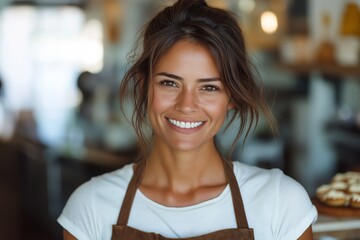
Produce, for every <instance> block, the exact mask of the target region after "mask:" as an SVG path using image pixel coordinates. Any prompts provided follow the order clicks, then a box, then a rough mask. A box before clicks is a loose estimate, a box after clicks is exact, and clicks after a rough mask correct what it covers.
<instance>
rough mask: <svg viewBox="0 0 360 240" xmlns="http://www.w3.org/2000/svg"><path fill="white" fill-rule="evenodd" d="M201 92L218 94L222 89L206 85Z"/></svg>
mask: <svg viewBox="0 0 360 240" xmlns="http://www.w3.org/2000/svg"><path fill="white" fill-rule="evenodd" d="M201 90H204V91H207V92H217V91H220V88H219V87H218V86H215V85H205V86H203V87H202V88H201Z"/></svg>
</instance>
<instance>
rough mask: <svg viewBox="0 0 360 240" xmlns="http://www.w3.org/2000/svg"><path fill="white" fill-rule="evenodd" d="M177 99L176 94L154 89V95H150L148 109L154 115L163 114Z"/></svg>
mask: <svg viewBox="0 0 360 240" xmlns="http://www.w3.org/2000/svg"><path fill="white" fill-rule="evenodd" d="M175 99H176V94H174V93H165V92H163V91H161V90H157V89H156V88H155V89H153V91H152V93H151V94H149V101H148V102H149V106H148V109H149V110H150V111H152V112H154V113H161V112H163V111H164V110H166V109H167V108H169V107H170V106H171V105H173V102H174V101H175Z"/></svg>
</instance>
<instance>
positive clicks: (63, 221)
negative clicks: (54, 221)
mask: <svg viewBox="0 0 360 240" xmlns="http://www.w3.org/2000/svg"><path fill="white" fill-rule="evenodd" d="M132 175H133V164H129V165H125V166H124V167H123V168H121V169H118V170H116V171H113V172H109V173H106V174H103V175H100V176H97V177H93V178H92V179H90V180H89V181H87V182H85V183H84V184H82V185H81V186H79V187H78V188H77V189H76V190H75V191H74V192H73V193H72V195H71V196H70V198H69V199H68V201H67V203H66V205H65V207H64V209H63V211H62V213H61V215H60V217H59V218H58V222H59V223H60V225H62V227H63V228H65V229H67V230H68V231H69V232H70V233H71V234H72V235H74V236H75V237H77V238H79V237H80V239H82V238H84V239H99V236H101V232H102V231H103V229H102V226H105V224H110V225H109V226H111V225H112V224H114V223H115V222H116V218H117V214H118V211H119V209H120V206H121V204H122V199H123V198H124V196H125V193H126V189H127V186H128V184H129V182H130V180H131V177H132ZM89 231H91V232H89ZM99 234H100V235H99ZM84 236H88V237H84ZM100 238H102V237H100Z"/></svg>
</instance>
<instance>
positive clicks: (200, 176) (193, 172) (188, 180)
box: [142, 140, 226, 192]
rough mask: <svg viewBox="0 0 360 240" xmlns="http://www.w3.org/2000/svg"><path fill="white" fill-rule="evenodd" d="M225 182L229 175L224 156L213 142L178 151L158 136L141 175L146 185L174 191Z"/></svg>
mask: <svg viewBox="0 0 360 240" xmlns="http://www.w3.org/2000/svg"><path fill="white" fill-rule="evenodd" d="M224 182H226V177H225V173H224V168H223V163H222V158H221V156H220V154H219V152H218V151H217V149H216V147H215V144H214V143H213V142H212V143H209V146H205V147H203V148H200V149H197V150H192V151H176V150H173V149H170V148H168V147H167V146H166V144H161V143H159V142H156V140H155V142H154V147H153V150H152V152H151V153H150V155H149V158H148V159H147V165H146V168H145V170H144V173H143V178H142V185H144V186H152V187H156V188H166V189H171V190H172V191H174V192H186V191H189V190H190V189H195V188H197V187H199V186H210V185H217V184H221V183H224Z"/></svg>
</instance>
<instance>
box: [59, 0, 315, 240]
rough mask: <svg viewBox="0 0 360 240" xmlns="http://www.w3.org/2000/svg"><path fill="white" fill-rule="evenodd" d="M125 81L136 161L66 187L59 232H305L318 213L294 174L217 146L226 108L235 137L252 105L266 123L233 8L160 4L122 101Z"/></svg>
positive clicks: (127, 235)
mask: <svg viewBox="0 0 360 240" xmlns="http://www.w3.org/2000/svg"><path fill="white" fill-rule="evenodd" d="M129 89H132V91H133V93H134V95H133V97H134V103H135V111H134V115H133V124H134V128H135V130H136V132H137V134H138V137H139V142H140V146H141V150H142V157H141V160H140V161H139V162H138V163H137V164H131V165H127V166H125V167H123V168H122V169H119V170H117V171H115V172H112V173H108V174H105V175H102V176H99V177H95V178H93V179H92V180H90V181H89V182H87V183H85V184H83V185H82V186H81V187H79V188H78V189H77V190H76V191H75V193H73V195H72V196H71V198H70V199H69V201H68V203H67V205H66V207H65V208H64V210H63V213H62V215H61V216H60V217H59V219H58V221H59V223H60V224H61V225H62V226H63V228H64V239H75V238H77V239H113V240H115V239H173V238H176V239H177V238H181V239H193V240H197V239H254V238H255V239H266V240H268V239H286V240H289V239H312V230H311V224H312V223H313V222H314V221H315V220H316V217H317V212H316V209H315V207H314V206H313V205H312V204H311V201H310V200H309V197H308V195H307V193H306V192H305V190H304V189H303V188H302V187H301V186H300V185H299V184H298V183H297V182H295V181H294V180H292V179H291V178H289V177H287V176H285V175H284V174H283V173H282V172H281V171H280V170H263V169H260V168H256V167H251V166H247V165H245V164H242V163H240V162H233V163H231V162H230V161H228V160H224V158H223V157H222V156H221V154H220V153H219V151H218V149H217V147H216V144H215V141H214V138H215V135H216V134H217V133H218V131H219V130H220V128H221V126H222V125H223V124H224V121H225V119H226V117H227V115H229V116H228V117H229V118H230V123H231V122H232V121H240V129H239V131H238V134H237V139H236V141H237V140H238V138H239V137H240V135H241V134H243V133H244V132H245V135H247V133H248V132H249V129H250V128H251V126H252V125H253V124H256V122H257V119H258V115H259V112H260V111H262V112H263V113H264V114H265V116H267V118H268V120H269V122H270V125H271V126H273V127H274V124H273V122H272V117H271V114H270V112H269V110H268V107H267V106H266V104H265V103H264V100H263V98H262V96H261V92H260V91H259V89H258V87H257V86H256V84H255V81H254V78H253V75H252V72H251V68H250V64H249V60H248V57H247V53H246V48H245V44H244V39H243V36H242V33H241V30H240V28H239V26H238V24H237V22H236V18H235V17H234V16H233V15H232V14H231V13H229V12H227V11H224V10H219V9H215V8H211V7H209V6H207V4H206V3H205V1H203V0H179V1H177V2H176V3H175V4H174V5H173V6H170V7H167V8H165V9H164V10H163V11H161V12H160V13H159V14H158V15H157V16H155V18H153V19H152V20H151V21H150V22H149V24H148V25H147V26H146V28H145V31H144V33H143V45H142V52H141V55H140V56H139V58H138V59H137V60H136V62H135V63H134V64H133V66H132V67H131V68H130V69H129V71H128V72H127V74H126V75H125V77H124V79H123V82H122V86H121V97H122V100H124V98H125V95H126V94H125V93H126V92H128V91H129ZM122 102H123V101H122ZM147 123H149V124H147ZM149 125H150V127H151V129H152V135H151V136H150V137H149V138H147V136H146V134H145V133H144V132H146V128H147V127H149ZM246 126H247V127H246ZM236 141H235V143H234V144H236ZM112 225H114V226H112Z"/></svg>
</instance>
